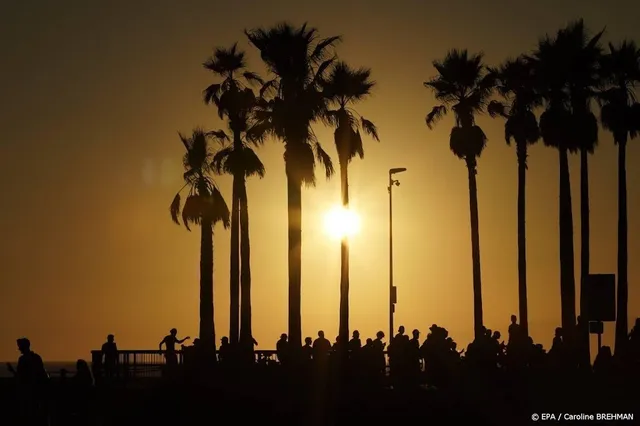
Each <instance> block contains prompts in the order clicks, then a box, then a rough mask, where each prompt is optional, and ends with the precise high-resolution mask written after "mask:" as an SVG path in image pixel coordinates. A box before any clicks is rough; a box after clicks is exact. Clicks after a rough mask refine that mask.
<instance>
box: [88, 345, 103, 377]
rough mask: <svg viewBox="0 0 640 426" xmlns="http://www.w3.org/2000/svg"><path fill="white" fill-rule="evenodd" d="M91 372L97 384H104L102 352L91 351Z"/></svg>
mask: <svg viewBox="0 0 640 426" xmlns="http://www.w3.org/2000/svg"><path fill="white" fill-rule="evenodd" d="M91 370H92V373H93V378H94V380H95V382H96V383H101V382H102V351H91Z"/></svg>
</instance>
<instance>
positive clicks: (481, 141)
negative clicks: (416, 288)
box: [424, 49, 494, 338]
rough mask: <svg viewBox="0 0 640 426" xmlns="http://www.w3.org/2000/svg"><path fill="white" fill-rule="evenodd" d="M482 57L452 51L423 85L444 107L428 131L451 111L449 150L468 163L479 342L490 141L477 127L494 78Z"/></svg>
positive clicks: (437, 110) (437, 108) (429, 122)
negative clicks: (483, 181)
mask: <svg viewBox="0 0 640 426" xmlns="http://www.w3.org/2000/svg"><path fill="white" fill-rule="evenodd" d="M482 58H483V55H482V54H471V55H470V54H469V53H468V52H467V50H466V49H465V50H457V49H454V50H451V51H449V52H448V53H447V55H446V56H445V58H444V60H442V61H434V62H433V66H434V67H435V69H436V70H437V71H438V76H436V77H434V78H432V79H431V80H429V81H426V82H425V83H424V85H425V87H427V88H429V89H431V90H432V91H433V92H434V94H435V97H436V100H438V101H439V102H441V105H437V106H435V107H433V109H432V111H431V112H430V113H429V114H427V117H426V122H427V126H428V127H429V129H432V128H433V125H434V124H435V123H436V121H437V120H438V119H439V118H441V117H442V116H444V115H445V114H446V113H447V111H448V110H449V109H450V110H451V111H453V114H454V116H455V125H454V127H453V128H452V129H451V136H450V139H449V146H450V148H451V151H452V152H453V153H454V155H456V156H457V157H458V158H460V159H462V160H464V161H465V163H466V166H467V171H468V178H469V208H470V215H471V255H472V262H473V317H474V330H475V336H476V338H479V337H481V336H482V334H483V332H482V328H483V319H482V280H481V270H480V234H479V224H478V189H477V183H476V173H477V165H478V163H477V161H478V158H479V157H480V155H481V154H482V151H483V150H484V148H485V145H486V142H487V137H486V135H485V134H484V132H483V131H482V129H481V128H480V126H478V125H476V124H475V117H476V115H478V114H480V113H482V112H483V110H484V109H485V107H486V105H487V101H488V99H489V97H490V96H491V92H492V90H493V85H494V76H493V74H492V73H488V72H487V71H486V68H485V66H484V65H483V63H482Z"/></svg>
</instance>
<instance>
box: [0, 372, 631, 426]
mask: <svg viewBox="0 0 640 426" xmlns="http://www.w3.org/2000/svg"><path fill="white" fill-rule="evenodd" d="M638 383H639V382H638V381H637V380H635V379H633V378H630V377H624V376H620V377H618V378H615V379H614V378H606V379H602V378H601V379H598V378H595V377H593V376H588V377H584V376H574V377H569V376H567V377H564V378H558V377H548V376H543V375H538V374H528V375H527V376H526V377H518V378H515V377H507V376H506V375H492V376H488V375H487V374H483V373H475V374H473V375H471V374H468V375H466V376H465V377H464V378H463V379H458V380H456V381H455V384H454V385H452V386H451V387H450V388H449V389H432V388H426V387H420V388H412V389H405V390H401V389H391V388H389V387H388V386H378V385H375V384H372V383H366V384H364V383H362V382H357V383H353V382H352V383H351V384H349V385H342V386H338V385H336V384H329V383H327V380H326V379H322V378H318V377H315V378H314V377H313V375H312V374H309V375H305V374H300V373H298V374H291V375H286V374H281V372H277V371H254V372H252V374H251V375H248V374H238V373H235V374H232V373H229V372H227V373H225V374H224V375H221V374H218V375H217V376H216V377H215V379H212V381H210V382H208V383H206V384H204V383H187V382H185V381H184V380H173V381H168V380H149V381H146V382H144V381H139V382H136V383H129V384H128V385H127V386H123V385H121V384H120V385H112V386H99V387H97V388H94V389H92V390H89V391H87V390H83V391H81V392H77V390H76V389H75V388H72V387H71V386H70V385H61V384H59V383H56V384H53V385H52V392H51V394H52V402H51V406H52V410H51V411H52V413H54V415H55V422H53V423H52V424H53V425H64V426H74V425H83V426H91V425H105V426H107V425H108V426H111V425H113V426H127V425H136V426H140V425H165V424H167V425H168V424H171V425H185V426H187V425H204V424H216V423H223V424H232V423H233V424H239V423H242V424H243V425H244V424H247V423H248V422H252V423H256V424H260V425H279V426H288V425H295V426H297V425H332V426H338V425H360V424H367V423H368V424H375V425H404V424H436V425H448V424H452V425H453V424H456V425H459V424H461V425H505V426H507V425H508V426H513V425H521V424H522V425H526V424H533V423H534V422H532V420H531V418H532V415H533V414H534V413H535V414H539V415H541V414H542V413H553V414H555V415H558V414H561V413H562V414H563V415H564V414H565V413H575V414H580V413H586V414H594V415H595V414H597V413H632V414H635V415H636V416H635V417H637V418H636V419H635V420H634V421H619V422H615V421H607V422H589V423H591V424H636V423H639V424H640V421H639V420H640V416H639V414H640V394H639V392H638V389H637V387H638ZM2 392H3V394H4V395H3V397H2V399H1V400H0V409H2V413H3V414H2V417H1V418H0V424H1V425H3V426H4V425H6V426H12V425H19V424H20V423H19V421H18V420H17V419H16V418H15V413H16V407H17V401H16V398H15V392H14V385H13V383H12V382H11V381H4V382H2ZM83 411H85V412H86V413H88V414H86V415H81V416H77V415H76V416H71V415H70V413H73V412H76V413H82V412H83ZM636 411H637V413H636ZM462 422H464V423H462ZM556 423H569V422H567V421H560V422H556ZM571 423H574V422H571Z"/></svg>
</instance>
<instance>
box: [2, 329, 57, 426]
mask: <svg viewBox="0 0 640 426" xmlns="http://www.w3.org/2000/svg"><path fill="white" fill-rule="evenodd" d="M16 342H17V344H18V350H19V351H20V354H21V355H20V358H18V366H17V369H15V370H14V368H13V366H12V365H11V364H10V363H7V368H8V369H9V371H10V372H11V373H12V374H13V375H14V376H15V378H16V380H17V382H18V399H19V413H20V414H19V416H20V418H21V419H22V420H24V421H25V424H29V425H46V424H48V412H47V408H48V407H47V390H48V385H49V374H47V371H46V370H45V368H44V363H43V362H42V358H41V357H40V355H38V354H37V353H35V352H33V351H32V350H31V342H30V341H29V339H27V338H21V339H18V340H17V341H16Z"/></svg>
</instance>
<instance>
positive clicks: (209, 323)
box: [199, 218, 216, 353]
mask: <svg viewBox="0 0 640 426" xmlns="http://www.w3.org/2000/svg"><path fill="white" fill-rule="evenodd" d="M213 315H214V312H213V223H212V221H211V220H210V219H207V218H205V219H203V220H202V225H201V227H200V333H199V334H200V336H199V337H200V342H201V344H202V347H203V349H204V350H205V351H206V352H209V353H214V352H215V349H216V332H215V325H214V316H213ZM212 351H213V352H212Z"/></svg>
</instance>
